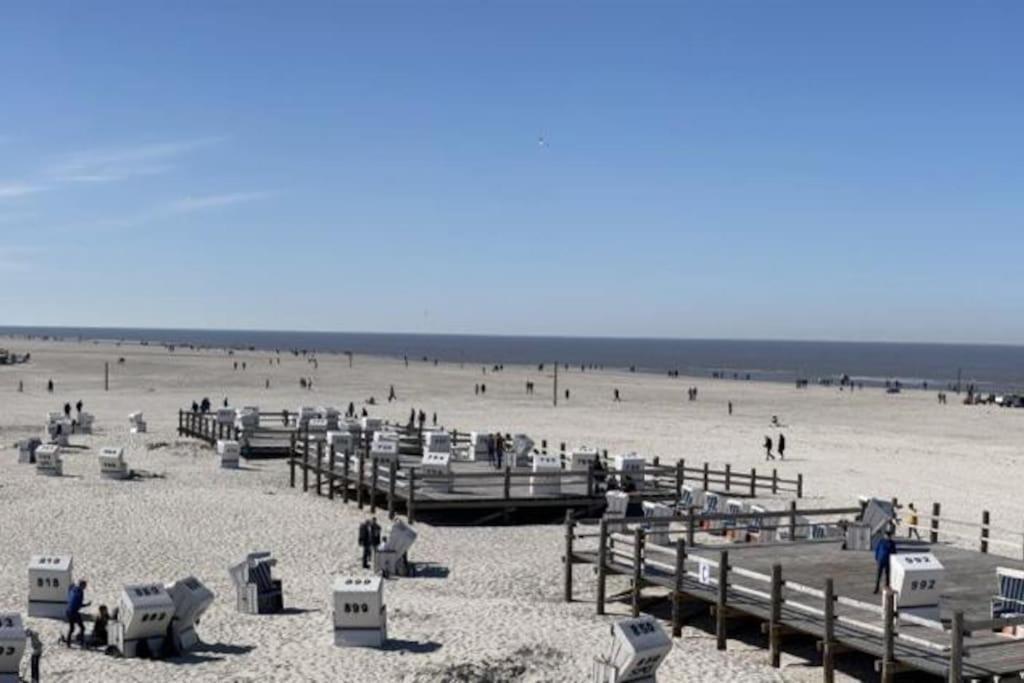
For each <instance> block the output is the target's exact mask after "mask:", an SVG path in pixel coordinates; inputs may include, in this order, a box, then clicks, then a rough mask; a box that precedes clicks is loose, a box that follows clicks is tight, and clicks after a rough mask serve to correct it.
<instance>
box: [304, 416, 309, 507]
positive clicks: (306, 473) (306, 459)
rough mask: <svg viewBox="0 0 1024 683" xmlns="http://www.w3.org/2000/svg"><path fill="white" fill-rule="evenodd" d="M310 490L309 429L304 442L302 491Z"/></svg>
mask: <svg viewBox="0 0 1024 683" xmlns="http://www.w3.org/2000/svg"><path fill="white" fill-rule="evenodd" d="M308 490H309V431H308V430H307V431H306V440H305V441H303V443H302V492H303V493H305V492H306V491H308Z"/></svg>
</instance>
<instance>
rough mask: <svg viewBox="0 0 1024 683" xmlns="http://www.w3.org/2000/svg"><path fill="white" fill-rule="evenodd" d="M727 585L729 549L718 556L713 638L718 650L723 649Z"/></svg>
mask: <svg viewBox="0 0 1024 683" xmlns="http://www.w3.org/2000/svg"><path fill="white" fill-rule="evenodd" d="M728 587H729V551H728V550H723V551H722V552H721V553H719V556H718V598H717V600H716V601H715V639H716V641H717V642H716V646H717V647H718V649H719V650H724V649H725V610H726V609H727V607H726V603H727V599H728V592H727V591H728Z"/></svg>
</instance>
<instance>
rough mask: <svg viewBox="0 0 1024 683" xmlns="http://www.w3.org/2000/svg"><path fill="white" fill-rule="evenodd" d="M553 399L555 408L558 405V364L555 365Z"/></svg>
mask: <svg viewBox="0 0 1024 683" xmlns="http://www.w3.org/2000/svg"><path fill="white" fill-rule="evenodd" d="M554 399H555V402H554V405H556V406H557V405H558V363H555V395H554Z"/></svg>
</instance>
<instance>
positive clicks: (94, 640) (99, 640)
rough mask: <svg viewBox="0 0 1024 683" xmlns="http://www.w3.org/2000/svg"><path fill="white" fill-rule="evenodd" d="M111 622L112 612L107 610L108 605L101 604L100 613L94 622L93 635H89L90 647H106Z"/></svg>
mask: <svg viewBox="0 0 1024 683" xmlns="http://www.w3.org/2000/svg"><path fill="white" fill-rule="evenodd" d="M109 623H110V612H108V611H107V606H106V605H100V608H99V613H98V614H97V615H96V619H95V620H94V621H93V622H92V635H91V636H90V637H89V646H90V647H101V648H105V647H106V646H107V624H109Z"/></svg>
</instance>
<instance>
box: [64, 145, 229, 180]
mask: <svg viewBox="0 0 1024 683" xmlns="http://www.w3.org/2000/svg"><path fill="white" fill-rule="evenodd" d="M222 139H223V138H219V137H209V138H197V139H194V140H178V141H174V142H159V143H153V144H148V145H137V146H134V147H120V148H112V149H94V150H85V151H81V152H75V153H73V154H66V155H64V156H61V157H58V158H57V159H55V160H54V161H53V163H52V164H50V166H49V167H48V168H47V175H48V176H49V177H50V178H52V179H54V180H57V181H61V182H73V183H108V182H113V181H118V180H127V179H130V178H137V177H140V176H152V175H158V174H160V173H165V172H167V171H169V170H171V169H172V168H174V165H175V163H174V162H175V161H177V160H178V159H179V158H180V157H182V156H184V155H185V154H188V153H190V152H193V151H196V150H199V149H202V148H204V147H209V146H210V145H214V144H217V143H218V142H220V141H221V140H222Z"/></svg>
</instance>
